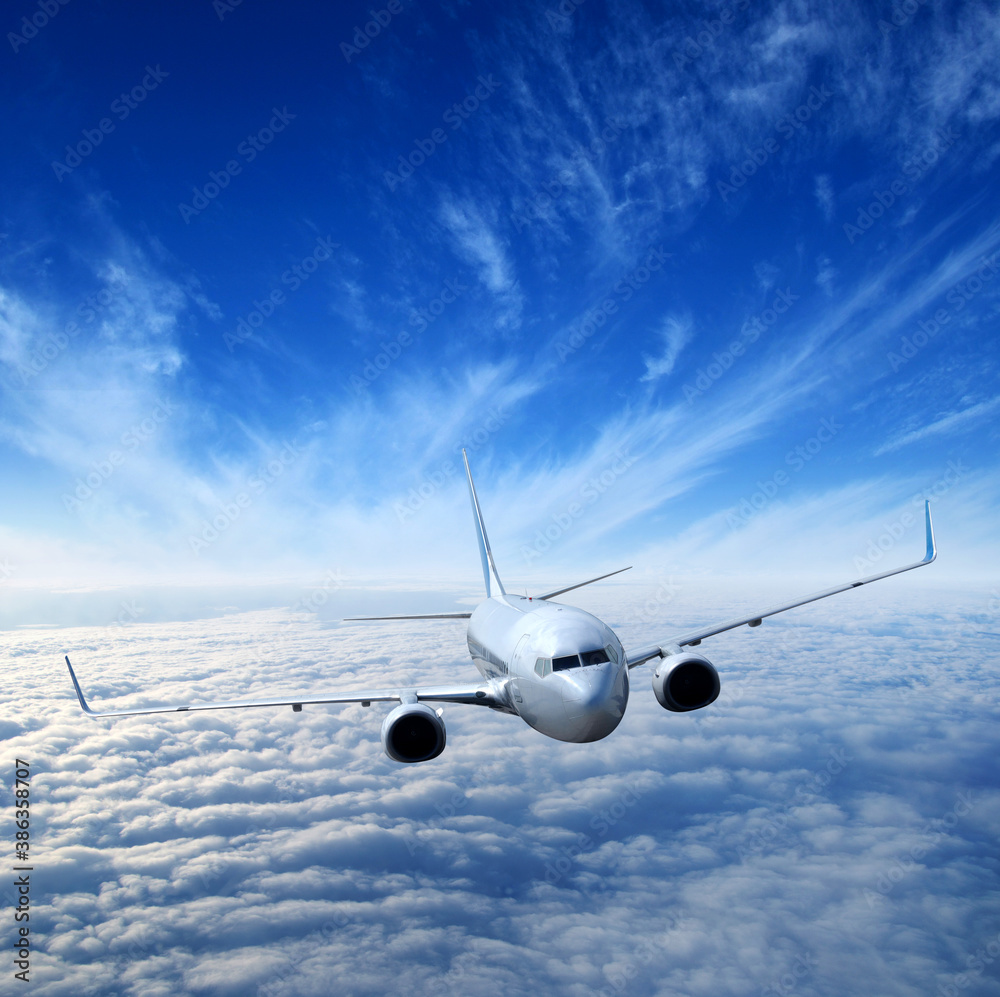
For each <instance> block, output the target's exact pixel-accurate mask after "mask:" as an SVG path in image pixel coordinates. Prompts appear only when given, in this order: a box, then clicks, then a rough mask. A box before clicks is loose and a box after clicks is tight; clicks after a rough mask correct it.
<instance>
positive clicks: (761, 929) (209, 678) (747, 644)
mask: <svg viewBox="0 0 1000 997" xmlns="http://www.w3.org/2000/svg"><path fill="white" fill-rule="evenodd" d="M926 570H927V571H931V570H933V569H926ZM897 582H898V583H899V584H897ZM882 584H883V585H884V586H885V587H884V588H882V589H881V590H879V589H865V590H863V591H861V592H858V593H846V594H844V595H842V596H839V597H837V598H835V599H831V600H829V601H828V602H826V603H823V604H820V605H817V606H812V607H806V608H803V609H801V610H798V611H794V612H792V613H790V614H788V615H786V616H784V617H782V618H781V619H780V620H776V621H767V623H766V625H765V626H764V627H762V628H760V629H759V630H754V631H746V630H744V631H740V632H736V633H731V634H727V635H720V636H719V637H718V638H715V639H713V640H712V641H711V642H708V643H706V646H705V647H704V648H702V650H703V651H705V652H706V653H707V654H708V655H709V657H711V658H712V659H713V660H714V661H715V662H716V664H717V665H718V666H719V668H720V672H721V674H722V679H723V694H722V697H721V698H720V700H719V702H718V703H717V704H716V705H715V706H713V707H711V708H709V709H708V710H706V711H704V712H703V713H699V714H695V715H689V716H676V715H672V714H667V713H665V712H664V711H662V710H661V709H660V708H659V707H658V706H657V705H656V703H655V701H654V699H653V696H652V693H651V690H650V689H649V676H648V671H647V670H646V669H645V668H640V669H638V670H636V671H634V672H633V673H632V678H633V688H632V696H631V703H630V707H629V711H628V713H627V715H626V717H625V720H624V721H623V723H622V724H621V726H620V727H619V729H618V730H617V731H616V732H615V733H614V734H613V735H612V736H611V737H610V738H608V739H607V740H605V741H602V742H598V743H596V744H591V745H567V744H562V743H559V742H555V741H550V740H547V739H545V738H543V737H542V736H541V735H539V734H536V733H535V732H533V731H531V730H530V729H529V728H527V727H525V726H524V725H523V724H521V722H520V721H519V720H517V719H516V718H513V717H507V716H502V715H497V714H493V713H490V712H489V711H486V710H482V711H480V710H473V709H462V708H448V709H447V710H446V714H445V719H446V722H447V723H448V727H449V738H448V748H447V749H446V751H445V753H444V754H443V755H442V756H441V757H440V758H439V759H437V760H435V761H433V762H431V763H427V764H425V765H417V766H400V765H396V764H394V763H392V762H390V761H389V760H388V759H386V758H385V756H384V755H383V754H382V753H381V748H380V745H379V741H378V728H379V724H380V721H381V717H382V713H383V711H381V710H379V709H377V708H373V709H367V710H366V709H363V708H361V707H348V708H345V709H341V710H326V709H309V708H307V709H306V710H305V711H303V712H302V713H301V714H293V713H292V711H290V710H287V711H279V710H261V711H242V712H219V713H213V714H201V715H197V716H190V715H189V716H184V717H168V718H164V717H147V718H135V719H128V720H121V721H116V722H108V721H101V722H97V723H95V722H93V721H91V720H89V719H87V718H85V717H83V716H82V715H81V714H80V712H79V710H78V708H77V706H76V703H75V701H74V699H73V697H72V690H71V687H70V684H69V680H68V676H67V675H66V673H65V669H64V667H63V665H62V663H61V653H62V652H63V651H64V650H69V651H70V652H71V653H72V654H73V656H74V661H75V664H76V665H77V670H78V673H79V674H80V677H81V680H82V682H83V684H84V687H85V689H86V690H87V692H88V693H89V695H90V697H91V698H92V701H93V702H94V703H96V704H110V703H112V702H114V703H120V704H133V705H137V704H140V703H151V704H152V703H156V702H162V701H177V700H185V699H188V698H222V697H227V696H245V695H255V694H258V695H265V694H267V693H271V692H278V691H280V690H285V689H288V690H299V689H301V690H306V689H317V688H330V687H335V686H338V687H341V688H344V687H350V686H357V685H359V684H362V685H385V684H393V683H398V682H413V683H414V684H421V683H423V684H426V683H428V682H431V681H434V682H439V681H441V680H442V679H443V678H445V677H447V676H451V677H457V676H459V675H467V674H468V673H469V672H470V671H471V664H470V663H469V662H468V659H467V657H466V656H465V653H464V649H463V640H462V628H461V625H460V624H458V625H453V624H444V625H441V624H438V623H417V624H409V625H407V624H401V625H393V626H389V627H384V628H383V627H376V626H371V625H361V626H359V625H341V626H338V627H334V628H330V627H328V626H326V625H323V624H322V623H320V622H317V621H315V620H313V619H312V618H310V617H308V616H303V615H289V614H279V613H273V612H266V613H255V614H242V615H234V616H229V617H225V618H223V619H221V620H215V621H211V622H198V623H187V624H162V625H141V624H137V625H133V626H127V627H107V628H93V629H66V630H60V631H31V632H20V633H13V634H8V635H7V638H6V640H5V644H6V648H5V659H6V660H5V662H4V668H5V672H6V673H7V674H8V676H15V675H16V676H21V679H20V680H18V681H17V682H16V683H14V684H13V685H12V686H11V687H10V688H11V692H10V694H9V699H8V701H7V703H6V704H5V705H4V706H3V708H2V712H0V725H2V733H3V735H4V737H5V749H6V750H5V756H6V757H8V759H9V760H10V761H12V760H13V757H14V756H15V755H16V756H17V757H20V758H26V759H28V760H29V761H30V763H31V768H32V773H33V775H32V794H33V795H32V799H33V806H34V807H37V810H38V813H39V817H38V818H36V820H35V822H34V824H33V846H34V848H35V856H36V869H37V872H36V873H35V874H34V876H35V878H34V879H33V882H35V883H37V890H36V892H35V893H34V895H33V900H32V903H33V906H32V908H31V918H32V920H31V928H32V939H33V941H34V943H35V945H36V949H35V952H34V955H33V957H32V979H33V981H34V982H33V984H32V986H31V992H32V993H35V994H39V995H43V997H56V995H67V997H69V995H72V997H77V995H80V994H91V995H101V997H110V995H112V994H119V995H122V997H124V995H129V997H133V995H154V994H155V995H160V994H163V995H167V994H170V995H177V994H185V995H187V994H191V995H196V994H197V995H202V994H205V995H209V994H210V995H234V997H235V995H240V997H243V995H246V994H258V993H259V994H275V995H291V994H295V995H313V994H316V995H319V994H328V993H329V992H330V988H331V981H336V984H335V986H336V989H337V991H338V992H342V993H352V994H357V995H363V994H365V995H366V994H372V995H375V994H378V995H381V994H384V993H386V992H388V991H390V990H393V989H397V988H399V987H400V986H403V985H405V988H406V990H407V991H408V992H412V993H416V994H440V993H445V994H447V993H455V994H463V995H476V994H495V993H497V992H499V991H501V990H502V991H503V992H504V993H510V994H525V995H527V994H535V993H537V992H539V990H544V991H546V992H549V993H554V994H559V995H568V997H583V995H589V994H593V993H602V992H604V993H609V994H619V993H628V994H684V995H697V997H700V995H705V997H725V995H740V997H742V995H745V994H748V993H752V994H757V993H768V994H771V993H779V994H788V993H795V994H804V995H824V997H825V995H830V997H834V995H842V994H845V993H852V994H853V993H884V994H892V995H899V997H903V995H913V997H917V995H919V997H925V995H927V994H932V993H937V992H939V988H947V987H949V986H952V987H961V988H962V989H963V992H967V993H970V994H976V995H986V994H988V993H992V992H993V990H992V989H990V988H991V987H992V986H993V985H994V984H993V982H992V975H991V972H990V970H989V969H987V970H986V971H985V972H978V973H977V972H975V971H971V970H970V968H969V966H968V964H967V960H968V959H969V958H970V957H972V956H974V955H975V953H976V952H977V951H978V950H980V949H982V948H984V947H985V946H987V945H990V944H994V943H995V942H996V939H997V936H998V932H1000V921H998V917H997V909H996V904H995V896H996V891H997V888H998V884H997V879H996V870H995V868H994V864H993V861H992V858H991V855H992V845H991V842H992V840H993V838H994V832H995V828H996V826H997V821H998V820H1000V792H998V786H997V779H996V766H995V759H996V756H997V753H998V750H1000V736H998V734H997V730H998V728H997V725H996V703H995V695H994V689H995V686H996V682H997V678H998V675H997V671H998V665H1000V662H998V655H997V651H998V645H997V636H996V635H997V634H998V633H1000V620H998V616H1000V590H998V589H997V588H993V589H992V590H991V589H989V588H984V589H981V590H972V591H963V592H955V591H946V590H940V589H935V588H933V587H931V588H928V587H927V586H926V583H925V584H923V586H915V585H913V584H904V580H903V579H898V580H890V581H888V582H885V583H882ZM579 594H580V595H581V600H580V602H579V604H582V605H585V606H586V607H587V608H590V609H592V610H593V611H596V612H599V613H600V614H601V615H602V616H603V617H604V618H605V619H607V620H608V622H609V623H611V625H612V626H614V627H615V628H616V629H617V631H618V632H619V634H620V635H621V636H622V638H623V640H624V642H625V644H626V647H629V646H636V645H639V644H645V643H648V642H649V641H650V640H652V639H658V638H659V639H662V638H664V637H665V636H667V635H668V634H669V633H670V632H676V630H677V629H681V628H684V627H686V626H687V625H688V624H689V623H692V622H694V621H695V620H696V619H703V618H708V619H711V618H715V617H726V616H729V615H731V613H732V612H734V611H737V610H738V609H739V608H742V607H741V603H748V602H749V601H752V600H753V599H759V597H760V593H759V592H753V594H752V596H751V595H748V594H747V591H744V592H743V593H742V596H740V595H735V596H730V597H728V598H727V597H726V595H725V594H724V593H722V592H720V591H718V590H716V591H714V592H710V591H709V589H708V587H707V586H705V585H698V584H695V583H693V582H690V581H684V580H680V579H678V583H670V584H668V583H667V582H666V581H657V580H655V579H653V580H651V582H643V583H642V584H640V585H636V584H632V585H626V584H618V585H608V584H606V585H602V586H598V587H595V588H593V589H591V590H589V591H587V592H586V593H579ZM786 594H787V593H786ZM329 608H330V609H331V611H336V595H334V596H333V598H332V600H331V605H330V607H329ZM709 644H710V646H709ZM29 677H30V678H29ZM6 792H7V793H8V794H9V789H8V790H7V791H6ZM8 802H9V801H8ZM8 889H9V887H8ZM960 973H967V974H969V976H968V977H967V978H966V979H967V981H968V984H967V985H966V986H964V987H963V985H962V983H960V982H957V981H958V980H959V975H958V974H960ZM403 981H405V984H404V982H403ZM769 988H770V989H769ZM945 992H948V991H947V990H945Z"/></svg>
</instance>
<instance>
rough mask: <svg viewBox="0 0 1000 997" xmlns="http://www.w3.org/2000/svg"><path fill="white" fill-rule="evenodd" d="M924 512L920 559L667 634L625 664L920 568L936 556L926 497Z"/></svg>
mask: <svg viewBox="0 0 1000 997" xmlns="http://www.w3.org/2000/svg"><path fill="white" fill-rule="evenodd" d="M924 513H925V516H926V531H927V551H926V553H925V554H924V556H923V559H922V560H920V561H914V562H913V564H906V565H904V566H903V567H902V568H892V569H891V570H889V571H882V572H879V574H877V575H869V576H868V577H867V578H859V579H858V580H857V581H853V582H846V583H845V584H843V585H835V586H834V587H833V588H829V589H824V590H823V591H822V592H813V593H812V595H807V596H805V597H804V598H801V599H796V600H795V601H794V602H787V603H784V604H783V605H781V606H772V607H771V608H770V609H764V610H761V611H760V612H758V613H751V614H750V615H748V616H741V617H739V618H737V619H735V620H726V622H725V623H716V624H713V625H712V626H708V627H705V628H704V629H701V630H692V631H690V632H688V633H685V634H681V635H680V636H679V637H673V638H671V639H670V640H668V641H667V642H666V644H665V645H663V646H662V647H661V646H657V647H647V648H643V649H642V650H641V651H636V652H634V653H631V654H628V655H627V656H626V657H627V660H628V666H629V668H635V667H636V666H637V665H641V664H643V663H644V662H646V661H649V660H650V659H651V658H660V657H664V656H665V655H667V654H670V653H672V652H674V651H675V650H677V649H679V648H682V647H697V645H698V644H700V643H701V642H702V641H703V640H704V639H705V638H706V637H714V636H715V635H716V634H721V633H723V632H724V631H726V630H733V629H735V628H736V627H742V626H744V625H746V626H749V627H759V626H760V625H761V623H762V622H763V621H764V620H765V619H766V618H767V617H768V616H774V615H775V614H777V613H784V612H785V611H786V610H788V609H795V607H796V606H804V605H805V604H806V603H807V602H815V601H816V600H817V599H825V598H826V597H827V596H831V595H836V594H837V593H838V592H846V591H847V590H848V589H855V588H858V587H859V586H861V585H867V584H869V582H877V581H878V580H879V579H880V578H888V577H889V576H890V575H898V574H899V573H900V572H902V571H911V570H912V569H913V568H922V567H923V566H924V565H925V564H930V563H931V561H933V560H934V559H935V558H936V557H937V546H936V545H935V542H934V526H933V524H932V523H931V504H930V502H928V501H926V500H925V502H924Z"/></svg>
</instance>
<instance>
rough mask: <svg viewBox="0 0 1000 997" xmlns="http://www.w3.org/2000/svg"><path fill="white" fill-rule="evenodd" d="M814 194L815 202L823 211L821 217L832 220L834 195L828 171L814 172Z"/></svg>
mask: <svg viewBox="0 0 1000 997" xmlns="http://www.w3.org/2000/svg"><path fill="white" fill-rule="evenodd" d="M815 194H816V203H817V204H818V205H819V207H820V210H821V211H822V212H823V217H824V218H825V219H826V220H827V221H832V220H833V211H834V195H833V183H832V182H831V180H830V175H829V174H828V173H817V174H816V188H815Z"/></svg>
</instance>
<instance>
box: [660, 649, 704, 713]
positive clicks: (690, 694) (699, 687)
mask: <svg viewBox="0 0 1000 997" xmlns="http://www.w3.org/2000/svg"><path fill="white" fill-rule="evenodd" d="M720 688H721V685H720V683H719V673H718V672H717V671H716V670H715V665H713V664H712V662H711V661H709V660H708V658H703V657H702V656H701V655H700V654H694V653H693V652H690V651H682V652H681V653H679V654H668V655H667V656H666V657H665V658H662V659H661V660H660V663H659V664H658V665H657V666H656V670H655V671H654V672H653V692H655V693H656V699H657V701H658V702H659V704H660V706H662V707H663V708H664V709H665V710H671V711H672V712H674V713H688V712H690V711H691V710H700V709H701V708H702V707H703V706H708V705H710V704H711V703H714V702H715V701H716V699H718V696H719V689H720Z"/></svg>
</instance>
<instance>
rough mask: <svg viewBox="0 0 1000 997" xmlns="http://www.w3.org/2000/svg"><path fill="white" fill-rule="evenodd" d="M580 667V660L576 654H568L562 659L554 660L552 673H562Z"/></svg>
mask: <svg viewBox="0 0 1000 997" xmlns="http://www.w3.org/2000/svg"><path fill="white" fill-rule="evenodd" d="M579 667H580V659H579V657H577V655H575V654H567V655H565V656H563V657H562V658H553V659H552V671H554V672H562V671H565V670H566V669H567V668H579Z"/></svg>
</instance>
